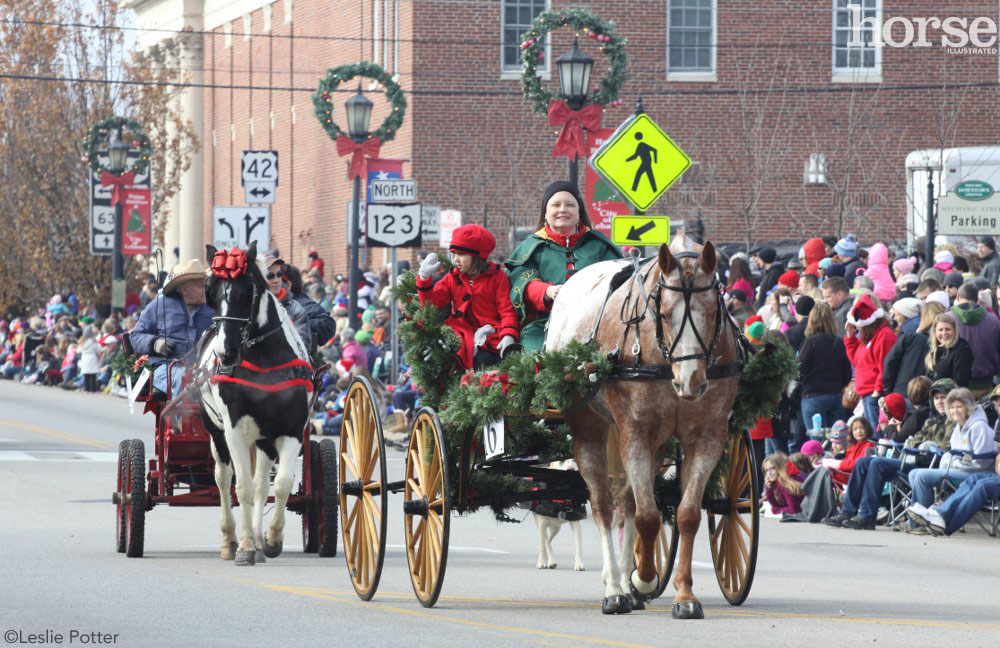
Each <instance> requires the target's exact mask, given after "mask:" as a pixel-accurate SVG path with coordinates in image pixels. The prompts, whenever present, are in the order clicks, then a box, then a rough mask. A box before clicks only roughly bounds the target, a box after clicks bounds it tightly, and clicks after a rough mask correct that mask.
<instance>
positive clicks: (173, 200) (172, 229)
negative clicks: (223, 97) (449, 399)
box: [163, 48, 181, 272]
mask: <svg viewBox="0 0 1000 648" xmlns="http://www.w3.org/2000/svg"><path fill="white" fill-rule="evenodd" d="M164 54H165V64H166V65H167V67H169V68H171V69H175V70H176V69H177V68H178V67H180V65H181V61H180V57H179V56H177V55H176V50H175V49H173V48H168V49H167V51H166V52H164ZM176 135H177V129H176V128H175V126H174V123H173V121H171V120H167V140H168V141H172V140H173V139H174V137H176ZM173 173H174V160H173V158H172V157H168V158H167V176H168V177H169V176H170V175H172V174H173ZM180 213H181V195H180V191H177V192H174V195H172V196H171V197H170V200H169V201H168V202H167V205H166V219H167V221H166V223H165V226H164V228H163V269H164V270H166V271H167V272H170V270H172V269H173V267H174V265H176V264H177V262H178V260H179V259H178V257H177V254H175V252H174V250H177V249H178V248H179V247H180V241H181V230H180Z"/></svg>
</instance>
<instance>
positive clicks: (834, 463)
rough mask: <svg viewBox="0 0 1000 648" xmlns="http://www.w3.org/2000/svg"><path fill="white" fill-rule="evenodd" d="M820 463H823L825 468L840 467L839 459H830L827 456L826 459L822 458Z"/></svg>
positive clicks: (837, 468)
mask: <svg viewBox="0 0 1000 648" xmlns="http://www.w3.org/2000/svg"><path fill="white" fill-rule="evenodd" d="M822 463H823V467H824V468H826V469H827V470H839V469H840V460H838V459H830V458H829V457H827V458H826V459H824V460H823V462H822Z"/></svg>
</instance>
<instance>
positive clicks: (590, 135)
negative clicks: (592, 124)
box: [584, 128, 632, 238]
mask: <svg viewBox="0 0 1000 648" xmlns="http://www.w3.org/2000/svg"><path fill="white" fill-rule="evenodd" d="M614 133H615V129H614V128H600V129H598V130H596V131H587V158H588V159H589V158H590V156H591V155H593V154H594V152H595V151H597V150H598V149H599V148H601V147H602V146H604V144H605V143H606V142H607V141H608V138H610V137H611V136H612V135H614ZM584 168H585V169H586V175H585V176H584V180H585V183H586V184H585V186H584V190H585V193H584V200H586V201H587V213H588V214H589V215H590V220H591V221H592V222H593V224H594V229H595V230H597V231H598V232H600V233H601V234H604V235H605V236H607V237H608V238H611V221H612V219H613V218H614V217H615V216H623V215H626V214H631V213H632V210H631V208H630V207H629V204H628V203H627V202H626V201H625V199H624V198H623V197H622V196H620V195H618V192H617V190H616V189H615V188H614V187H613V186H612V185H611V183H610V182H608V181H607V180H605V179H604V178H602V177H601V176H599V175H598V174H597V172H596V171H594V169H592V168H591V166H590V165H589V164H585V165H584Z"/></svg>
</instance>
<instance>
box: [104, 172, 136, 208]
mask: <svg viewBox="0 0 1000 648" xmlns="http://www.w3.org/2000/svg"><path fill="white" fill-rule="evenodd" d="M133 182H135V173H133V172H131V171H127V172H125V173H123V174H121V175H115V174H114V173H111V172H110V171H101V186H104V187H107V186H108V185H111V204H112V205H117V204H118V202H119V201H122V202H124V200H125V189H126V188H127V187H128V186H129V185H131V184H132V183H133Z"/></svg>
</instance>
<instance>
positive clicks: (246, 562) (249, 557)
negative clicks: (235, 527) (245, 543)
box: [236, 549, 255, 567]
mask: <svg viewBox="0 0 1000 648" xmlns="http://www.w3.org/2000/svg"><path fill="white" fill-rule="evenodd" d="M254 559H255V556H254V551H253V550H252V549H251V550H248V551H237V552H236V566H237V567H253V566H254V563H255V560H254Z"/></svg>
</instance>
